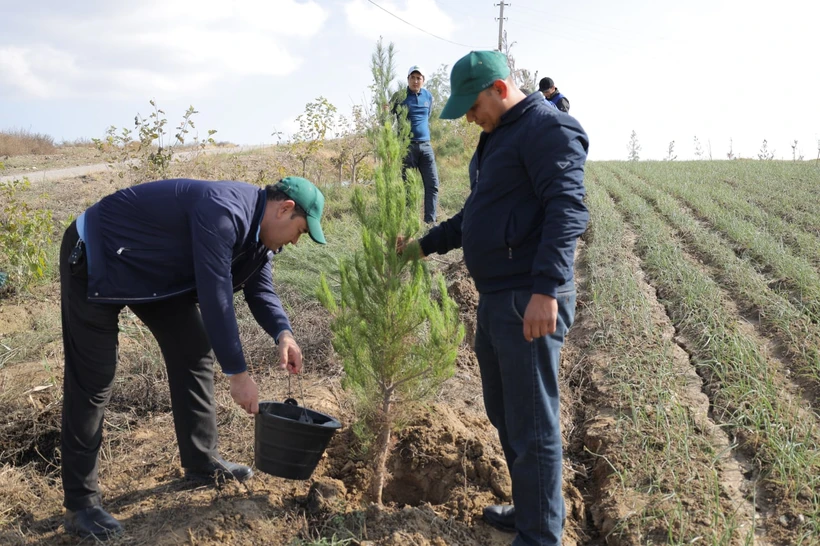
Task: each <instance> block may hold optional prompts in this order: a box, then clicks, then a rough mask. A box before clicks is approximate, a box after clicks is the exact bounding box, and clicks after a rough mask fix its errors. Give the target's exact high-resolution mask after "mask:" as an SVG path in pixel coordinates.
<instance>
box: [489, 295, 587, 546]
mask: <svg viewBox="0 0 820 546" xmlns="http://www.w3.org/2000/svg"><path fill="white" fill-rule="evenodd" d="M531 295H532V294H531V292H530V291H529V290H508V291H504V292H496V293H492V294H481V296H480V298H479V302H478V324H477V328H476V339H475V352H476V356H477V357H478V364H479V368H480V370H481V384H482V388H483V391H484V406H485V407H486V410H487V416H488V417H489V418H490V422H491V423H492V424H493V426H495V428H496V429H498V436H499V438H500V439H501V447H502V448H503V449H504V456H505V458H506V459H507V467H508V468H509V470H510V476H511V478H512V493H513V504H514V505H515V526H516V530H517V531H518V536H516V538H515V541H514V542H513V546H536V545H537V546H547V545H549V546H555V545H560V544H561V535H562V534H563V530H564V518H565V517H566V508H565V507H564V498H563V494H562V489H561V486H562V479H561V472H562V446H561V428H560V422H559V417H560V412H559V400H558V366H559V363H560V352H561V345H563V343H564V336H565V335H566V333H567V330H569V328H570V326H572V321H573V320H574V318H575V285H574V283H572V282H570V283H568V284H567V285H564V286H562V287H560V288H559V291H558V298H557V299H558V319H557V324H556V329H555V333H554V334H552V335H549V336H545V337H542V338H538V339H535V340H533V341H532V342H527V340H525V339H524V332H523V324H524V320H523V316H524V311H525V310H526V308H527V304H528V303H529V300H530V296H531Z"/></svg>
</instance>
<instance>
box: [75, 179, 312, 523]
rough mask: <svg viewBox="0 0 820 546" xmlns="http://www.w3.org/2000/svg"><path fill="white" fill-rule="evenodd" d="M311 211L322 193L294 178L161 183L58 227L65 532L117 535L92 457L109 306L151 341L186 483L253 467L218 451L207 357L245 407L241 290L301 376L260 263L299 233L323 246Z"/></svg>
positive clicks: (109, 343) (249, 386)
mask: <svg viewBox="0 0 820 546" xmlns="http://www.w3.org/2000/svg"><path fill="white" fill-rule="evenodd" d="M323 208H324V196H323V195H322V193H321V192H320V191H319V190H318V188H316V187H315V186H314V185H313V184H311V183H310V182H309V181H308V180H305V179H304V178H298V177H288V178H284V179H282V180H280V181H279V182H278V183H277V184H275V185H270V186H268V187H267V188H265V189H262V188H259V187H257V186H253V185H251V184H246V183H243V182H207V181H202V180H188V179H175V180H160V181H157V182H149V183H145V184H140V185H137V186H133V187H130V188H126V189H123V190H120V191H118V192H116V193H113V194H111V195H109V196H107V197H105V198H103V199H102V200H100V201H99V202H98V203H96V204H94V205H92V206H91V207H90V208H89V209H88V210H86V211H85V212H84V213H83V214H81V215H80V216H79V217H78V218H77V220H76V222H73V223H72V224H71V225H70V226H69V227H68V229H67V230H66V232H65V235H64V237H63V242H62V246H61V250H60V293H61V307H62V325H63V343H64V348H65V380H64V396H63V415H62V432H61V449H62V451H61V453H62V477H63V490H64V494H65V497H64V506H65V507H66V518H65V527H66V531H68V532H70V533H74V534H78V535H81V536H84V537H88V536H93V537H95V538H98V539H105V538H107V537H108V536H110V535H116V534H119V533H120V532H122V527H121V525H120V524H119V522H118V521H117V520H116V519H114V518H113V517H112V516H111V515H110V514H108V512H106V511H105V510H103V508H102V499H101V497H100V491H99V487H98V483H97V468H98V460H97V459H98V454H99V450H100V445H101V442H102V428H103V426H102V425H103V411H104V408H105V405H106V403H107V402H108V399H109V397H110V394H111V388H112V386H113V384H114V373H115V369H116V364H117V344H118V342H117V334H118V315H119V313H120V311H121V310H122V308H123V307H124V306H126V305H127V306H128V307H129V308H130V309H131V310H132V311H133V312H134V314H135V315H137V317H139V318H140V320H142V322H144V323H145V325H146V326H147V327H148V328H149V330H150V331H151V333H152V334H153V335H154V337H155V338H156V340H157V342H158V343H159V346H160V349H161V350H162V355H163V358H164V359H165V365H166V368H167V371H168V382H169V386H170V392H171V406H172V410H173V415H174V428H175V430H176V436H177V442H178V445H179V452H180V461H181V463H182V466H183V468H184V471H185V476H186V478H188V479H192V480H195V481H201V482H205V483H209V482H210V483H213V482H215V481H221V480H225V479H236V480H239V481H244V480H246V479H248V478H250V477H251V476H252V475H253V472H252V471H251V469H250V468H249V467H247V466H244V465H240V464H235V463H231V462H228V461H225V460H224V459H222V458H221V457H220V456H219V454H218V451H217V430H216V405H215V401H214V375H213V362H214V355H215V356H216V359H218V361H219V363H220V365H221V367H222V371H223V372H224V373H225V374H226V375H228V376H230V391H231V397H232V398H233V400H234V401H235V402H236V403H237V404H238V405H239V406H241V407H242V409H244V410H245V411H246V412H248V413H249V414H254V413H257V412H258V411H259V393H258V390H257V387H256V383H255V382H254V380H253V378H252V377H251V376H250V375H249V373H248V369H247V364H246V362H245V357H244V354H243V351H242V344H241V342H240V339H239V328H238V325H237V321H236V314H235V311H234V307H233V294H234V292H235V291H238V290H240V289H241V290H243V292H244V296H245V300H246V301H247V303H248V306H249V307H250V309H251V312H252V313H253V316H254V318H255V319H256V321H257V322H258V323H259V324H260V325H261V326H262V327H263V329H264V330H265V331H266V332H267V333H268V334H269V335H270V336H271V337H272V338H273V339H274V340H275V341H276V343H277V344H278V346H279V360H280V363H281V366H282V367H283V368H286V369H287V370H288V371H289V372H290V373H299V372H300V371H301V368H302V353H301V349H300V348H299V345H298V344H297V343H296V341H295V339H294V337H293V330H292V328H291V325H290V321H289V319H288V317H287V315H286V313H285V311H284V309H283V308H282V303H281V301H280V300H279V297H278V296H277V295H276V292H275V291H274V289H273V280H272V276H271V266H270V260H271V259H272V256H273V254H274V253H275V252H278V251H279V250H281V248H282V247H283V246H284V245H286V244H296V243H297V242H298V241H299V238H300V236H301V235H303V234H305V233H309V234H310V237H311V238H312V239H313V240H314V241H316V242H317V243H321V244H324V243H325V238H324V235H323V233H322V229H321V225H320V219H321V215H322V210H323ZM197 304H199V307H198V308H197Z"/></svg>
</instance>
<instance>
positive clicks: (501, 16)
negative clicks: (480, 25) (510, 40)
mask: <svg viewBox="0 0 820 546" xmlns="http://www.w3.org/2000/svg"><path fill="white" fill-rule="evenodd" d="M509 5H510V4H505V3H504V0H501V3H500V4H496V6H500V7H501V12H500V13H499V14H498V51H501V52H503V49H502V41H503V39H504V6H509Z"/></svg>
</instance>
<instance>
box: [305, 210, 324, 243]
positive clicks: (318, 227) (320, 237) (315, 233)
mask: <svg viewBox="0 0 820 546" xmlns="http://www.w3.org/2000/svg"><path fill="white" fill-rule="evenodd" d="M307 225H308V233H310V238H311V239H313V240H314V241H316V242H317V243H319V244H320V245H324V244H327V241H326V240H325V233H324V232H323V231H322V224H321V223H320V222H319V219H318V218H314V217H313V216H308V217H307Z"/></svg>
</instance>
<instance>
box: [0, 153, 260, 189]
mask: <svg viewBox="0 0 820 546" xmlns="http://www.w3.org/2000/svg"><path fill="white" fill-rule="evenodd" d="M267 147H269V146H268V145H266V144H257V145H252V146H237V147H235V148H207V149H205V150H200V151H191V152H180V153H176V154H174V159H175V160H177V161H187V160H189V159H192V158H194V157H196V156H197V155H199V154H237V153H241V152H248V151H252V150H259V149H261V148H267ZM109 169H110V167H109V164H108V163H95V164H93V165H79V166H76V167H66V168H64V169H47V170H43V171H31V172H29V173H17V174H9V175H5V176H0V184H3V183H6V182H11V181H12V180H19V179H21V178H23V177H25V178H28V180H29V182H31V183H32V185H35V184H38V183H41V182H53V181H55V180H64V179H66V178H74V177H77V176H83V175H88V174H92V173H99V172H105V171H107V170H109Z"/></svg>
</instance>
